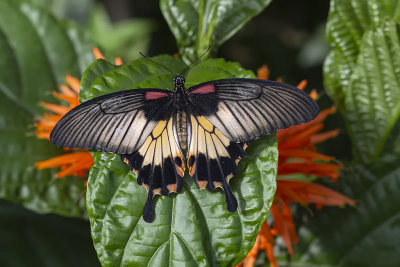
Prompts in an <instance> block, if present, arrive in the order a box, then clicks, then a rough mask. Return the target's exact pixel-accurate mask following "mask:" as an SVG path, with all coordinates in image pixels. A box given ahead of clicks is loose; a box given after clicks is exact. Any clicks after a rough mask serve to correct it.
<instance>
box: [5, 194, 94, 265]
mask: <svg viewBox="0 0 400 267" xmlns="http://www.w3.org/2000/svg"><path fill="white" fill-rule="evenodd" d="M0 235H1V239H0V247H1V250H0V265H1V266H4V267H7V266H10V267H11V266H31V267H35V266H38V267H42V266H60V267H62V266H65V267H68V266H82V267H89V266H100V263H99V261H98V259H97V256H96V252H95V250H94V247H93V243H92V239H91V237H90V231H89V222H88V221H87V220H82V219H76V218H65V217H61V216H57V215H54V214H48V215H39V214H36V213H34V212H32V211H29V210H26V209H24V208H22V207H20V206H17V205H12V204H10V203H7V202H6V201H4V200H0Z"/></svg>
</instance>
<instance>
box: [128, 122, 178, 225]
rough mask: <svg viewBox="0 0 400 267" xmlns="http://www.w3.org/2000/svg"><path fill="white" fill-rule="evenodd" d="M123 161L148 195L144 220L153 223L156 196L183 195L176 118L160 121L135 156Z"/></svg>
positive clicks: (132, 154) (133, 154)
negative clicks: (175, 125) (153, 207)
mask: <svg viewBox="0 0 400 267" xmlns="http://www.w3.org/2000/svg"><path fill="white" fill-rule="evenodd" d="M122 159H123V160H124V161H125V162H126V163H127V164H128V165H129V167H130V169H131V170H132V171H134V172H135V173H136V174H137V181H138V184H140V185H142V186H144V187H145V188H146V190H147V191H148V198H147V202H146V205H145V208H144V210H143V219H144V220H145V221H147V222H150V221H151V220H152V212H153V209H152V205H151V204H152V200H153V196H155V195H163V196H165V195H167V194H169V193H171V192H177V191H179V190H180V187H181V185H182V178H183V175H184V171H185V167H184V162H183V157H182V154H181V152H180V149H179V147H178V145H177V142H176V140H175V138H174V130H173V118H172V116H170V118H168V120H161V121H159V122H158V123H157V125H156V126H155V128H154V129H153V131H152V132H151V134H150V135H149V136H148V137H147V138H146V141H145V142H144V143H143V145H142V146H141V147H140V148H139V149H138V150H137V151H136V152H134V153H131V154H124V155H122Z"/></svg>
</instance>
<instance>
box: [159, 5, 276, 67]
mask: <svg viewBox="0 0 400 267" xmlns="http://www.w3.org/2000/svg"><path fill="white" fill-rule="evenodd" d="M270 2H271V0H224V1H221V0H200V1H198V0H161V1H160V7H161V11H162V13H163V15H164V17H165V19H166V20H167V22H168V24H169V27H170V29H171V31H172V32H173V34H174V35H175V38H176V40H177V42H178V47H179V52H180V54H181V55H182V56H183V59H184V60H185V62H186V63H190V62H193V61H194V60H195V59H196V58H197V57H199V56H200V55H201V54H202V53H204V52H205V51H206V50H207V48H208V47H209V46H211V51H216V50H217V49H218V47H219V46H220V45H221V44H222V43H224V42H225V41H226V40H227V39H229V38H230V37H231V36H232V35H234V34H235V33H236V32H237V31H238V30H240V29H241V28H242V26H243V25H244V24H245V23H246V22H247V21H249V20H250V19H251V18H252V17H254V16H255V15H257V14H259V13H260V12H261V11H262V10H263V9H264V8H265V7H266V6H267V5H268V4H269V3H270Z"/></svg>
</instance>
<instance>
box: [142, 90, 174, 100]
mask: <svg viewBox="0 0 400 267" xmlns="http://www.w3.org/2000/svg"><path fill="white" fill-rule="evenodd" d="M166 96H168V95H167V94H166V93H161V92H147V93H146V96H145V99H146V100H152V99H159V98H161V97H166Z"/></svg>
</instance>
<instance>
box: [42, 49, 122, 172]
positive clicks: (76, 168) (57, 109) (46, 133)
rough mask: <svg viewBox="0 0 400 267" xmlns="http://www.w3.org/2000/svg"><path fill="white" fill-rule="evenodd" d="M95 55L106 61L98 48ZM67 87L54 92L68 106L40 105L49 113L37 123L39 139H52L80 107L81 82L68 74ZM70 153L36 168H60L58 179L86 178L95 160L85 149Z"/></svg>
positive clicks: (119, 60) (74, 150)
mask: <svg viewBox="0 0 400 267" xmlns="http://www.w3.org/2000/svg"><path fill="white" fill-rule="evenodd" d="M93 54H94V56H95V58H96V59H99V58H102V59H104V56H103V54H102V53H101V52H100V50H99V49H97V48H96V47H94V48H93ZM121 64H122V60H121V59H120V58H116V59H115V65H121ZM66 82H67V84H68V86H67V85H60V86H59V90H60V92H53V95H54V96H55V97H56V98H58V99H59V100H62V101H65V102H66V104H67V105H66V106H64V105H56V104H50V103H44V102H41V103H40V105H41V106H42V107H43V108H45V109H46V110H47V111H48V112H51V113H47V112H46V113H44V114H43V117H41V118H40V119H39V120H38V121H37V122H36V123H35V126H36V131H35V134H36V136H37V137H38V138H43V139H48V140H49V139H50V133H51V131H52V129H53V128H54V126H55V125H56V123H57V122H58V121H59V120H60V119H61V118H62V117H63V116H64V115H65V114H66V113H67V112H68V111H70V110H71V109H73V108H74V107H76V106H77V105H79V99H78V93H79V88H80V81H79V80H78V79H77V78H75V77H72V76H71V75H69V74H67V76H66ZM64 150H65V151H68V152H70V153H68V154H65V155H61V156H58V157H54V158H51V159H48V160H44V161H40V162H36V163H35V166H36V167H37V168H38V169H39V170H41V169H46V168H55V167H60V168H61V171H59V172H58V173H57V174H56V177H58V178H63V177H66V176H69V175H75V176H78V177H81V178H85V177H86V172H87V171H88V170H89V169H90V167H91V166H92V165H93V158H92V155H91V154H90V152H88V151H87V150H85V149H72V150H71V149H64Z"/></svg>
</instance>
